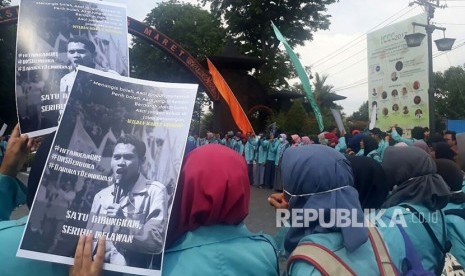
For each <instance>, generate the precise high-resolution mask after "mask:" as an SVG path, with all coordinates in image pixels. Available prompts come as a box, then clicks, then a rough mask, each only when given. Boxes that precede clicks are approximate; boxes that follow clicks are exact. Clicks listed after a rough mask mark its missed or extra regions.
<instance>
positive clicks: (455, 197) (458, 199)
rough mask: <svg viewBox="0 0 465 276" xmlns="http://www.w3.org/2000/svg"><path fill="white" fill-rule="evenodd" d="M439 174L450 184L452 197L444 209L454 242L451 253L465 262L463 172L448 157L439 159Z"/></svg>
mask: <svg viewBox="0 0 465 276" xmlns="http://www.w3.org/2000/svg"><path fill="white" fill-rule="evenodd" d="M436 165H437V168H438V174H440V175H441V177H442V178H443V179H444V181H445V182H446V183H447V185H449V187H450V190H451V193H452V195H451V198H450V202H449V204H447V205H446V207H444V208H443V209H442V210H443V211H444V213H445V215H446V217H445V219H446V226H447V236H448V238H449V240H450V242H451V244H452V248H451V250H450V253H451V254H452V256H454V257H455V258H456V259H457V261H458V262H459V263H460V264H461V265H464V264H465V232H464V231H463V229H465V193H464V192H463V191H462V182H463V173H462V171H461V170H460V168H459V167H458V166H457V164H456V163H455V162H453V161H451V160H448V159H437V160H436Z"/></svg>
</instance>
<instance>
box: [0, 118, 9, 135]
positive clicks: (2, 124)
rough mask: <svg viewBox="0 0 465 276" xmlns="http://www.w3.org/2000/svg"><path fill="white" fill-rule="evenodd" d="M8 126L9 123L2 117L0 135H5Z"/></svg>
mask: <svg viewBox="0 0 465 276" xmlns="http://www.w3.org/2000/svg"><path fill="white" fill-rule="evenodd" d="M7 127H8V125H7V124H5V122H3V120H2V119H0V137H1V136H3V134H5V131H6V129H7Z"/></svg>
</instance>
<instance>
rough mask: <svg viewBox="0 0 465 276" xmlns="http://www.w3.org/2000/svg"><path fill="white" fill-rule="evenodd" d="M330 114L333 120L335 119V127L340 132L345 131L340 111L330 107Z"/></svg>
mask: <svg viewBox="0 0 465 276" xmlns="http://www.w3.org/2000/svg"><path fill="white" fill-rule="evenodd" d="M330 110H331V114H332V115H333V118H334V121H336V125H337V128H338V129H339V131H340V132H341V133H346V129H345V127H344V123H343V122H342V116H341V112H339V110H337V109H333V108H331V109H330Z"/></svg>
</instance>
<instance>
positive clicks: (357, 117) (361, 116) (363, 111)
mask: <svg viewBox="0 0 465 276" xmlns="http://www.w3.org/2000/svg"><path fill="white" fill-rule="evenodd" d="M368 120H369V114H368V101H366V102H364V103H363V104H362V105H361V106H360V107H359V108H358V110H357V111H355V112H354V113H352V115H350V116H349V117H348V118H347V121H351V122H355V121H364V122H368Z"/></svg>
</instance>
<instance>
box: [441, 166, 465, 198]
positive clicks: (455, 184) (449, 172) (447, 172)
mask: <svg viewBox="0 0 465 276" xmlns="http://www.w3.org/2000/svg"><path fill="white" fill-rule="evenodd" d="M436 166H437V167H438V174H439V175H440V176H441V177H442V178H443V179H444V181H446V183H447V185H449V187H450V192H451V193H452V195H451V197H450V202H452V203H455V204H462V203H465V193H463V192H462V184H463V173H462V171H461V170H460V168H459V167H458V166H457V164H455V162H453V161H451V160H448V159H436Z"/></svg>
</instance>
